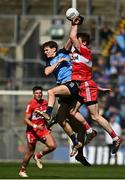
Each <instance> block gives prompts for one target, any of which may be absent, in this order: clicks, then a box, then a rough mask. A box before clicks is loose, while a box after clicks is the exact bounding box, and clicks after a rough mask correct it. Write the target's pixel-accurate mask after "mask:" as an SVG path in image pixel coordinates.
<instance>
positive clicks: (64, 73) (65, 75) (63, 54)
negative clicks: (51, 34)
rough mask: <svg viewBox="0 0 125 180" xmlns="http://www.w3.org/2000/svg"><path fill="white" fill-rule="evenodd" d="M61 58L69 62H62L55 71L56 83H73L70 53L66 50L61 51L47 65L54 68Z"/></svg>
mask: <svg viewBox="0 0 125 180" xmlns="http://www.w3.org/2000/svg"><path fill="white" fill-rule="evenodd" d="M59 58H65V59H67V60H68V62H67V61H63V62H61V63H60V64H59V65H58V66H57V67H56V68H55V70H54V75H55V77H56V83H57V84H63V83H65V82H67V81H71V74H72V62H71V58H70V56H69V52H68V51H66V50H65V49H64V48H63V49H60V50H59V51H58V52H57V55H56V56H55V57H54V58H53V59H51V60H50V61H49V62H48V63H47V66H52V65H53V64H55V63H56V62H57V61H58V60H59Z"/></svg>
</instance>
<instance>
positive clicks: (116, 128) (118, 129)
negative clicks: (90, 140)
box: [105, 113, 122, 163]
mask: <svg viewBox="0 0 125 180" xmlns="http://www.w3.org/2000/svg"><path fill="white" fill-rule="evenodd" d="M109 123H110V125H111V127H112V128H113V130H114V131H115V132H116V133H117V134H118V135H119V136H121V134H122V128H121V126H120V124H119V123H118V122H117V114H116V113H111V114H110V116H109ZM105 142H106V144H107V146H108V148H109V154H108V163H110V159H111V149H112V139H111V137H110V136H109V134H108V133H107V132H105ZM115 163H117V155H115Z"/></svg>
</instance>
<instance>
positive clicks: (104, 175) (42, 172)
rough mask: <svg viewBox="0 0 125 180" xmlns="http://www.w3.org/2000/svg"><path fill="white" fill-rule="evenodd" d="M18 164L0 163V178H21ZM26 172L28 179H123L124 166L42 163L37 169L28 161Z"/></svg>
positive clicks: (124, 177)
mask: <svg viewBox="0 0 125 180" xmlns="http://www.w3.org/2000/svg"><path fill="white" fill-rule="evenodd" d="M20 166H21V164H20V163H0V179H21V178H20V177H19V175H18V173H19V170H20ZM27 174H28V175H29V179H125V166H113V165H109V166H108V165H106V166H96V165H92V166H91V167H85V166H82V165H81V164H47V163H44V167H43V169H38V168H37V167H36V165H35V164H32V163H30V164H29V166H28V168H27Z"/></svg>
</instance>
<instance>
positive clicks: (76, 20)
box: [72, 16, 84, 25]
mask: <svg viewBox="0 0 125 180" xmlns="http://www.w3.org/2000/svg"><path fill="white" fill-rule="evenodd" d="M83 21H84V17H83V16H77V17H74V18H73V20H72V25H81V24H82V23H83Z"/></svg>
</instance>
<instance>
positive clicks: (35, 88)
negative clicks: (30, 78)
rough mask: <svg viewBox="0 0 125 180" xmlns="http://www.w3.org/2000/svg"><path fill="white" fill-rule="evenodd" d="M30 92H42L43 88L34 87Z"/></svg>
mask: <svg viewBox="0 0 125 180" xmlns="http://www.w3.org/2000/svg"><path fill="white" fill-rule="evenodd" d="M32 90H33V93H34V92H35V91H37V90H41V91H42V90H43V88H42V87H41V86H34V87H33V89H32Z"/></svg>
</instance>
